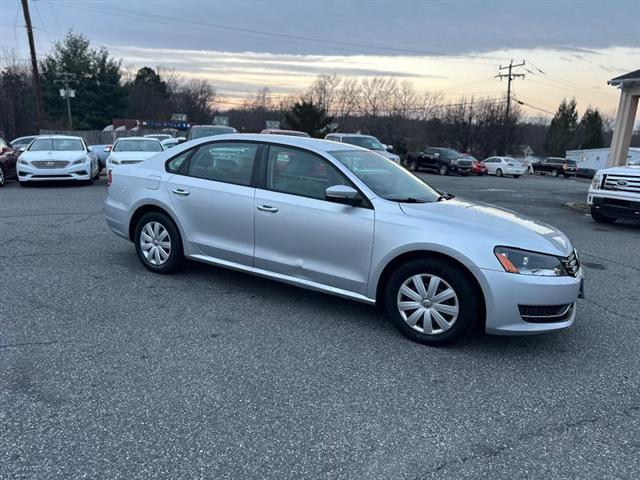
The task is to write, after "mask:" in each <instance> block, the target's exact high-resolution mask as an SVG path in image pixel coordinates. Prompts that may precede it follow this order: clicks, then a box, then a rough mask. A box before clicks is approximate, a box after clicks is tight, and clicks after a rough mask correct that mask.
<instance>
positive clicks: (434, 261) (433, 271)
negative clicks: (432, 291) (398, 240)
mask: <svg viewBox="0 0 640 480" xmlns="http://www.w3.org/2000/svg"><path fill="white" fill-rule="evenodd" d="M419 274H428V275H437V276H438V277H440V278H441V279H442V280H444V281H445V282H447V283H448V284H449V285H450V286H451V288H452V289H453V290H454V292H455V294H456V296H457V298H458V317H457V319H456V320H455V322H454V323H453V325H452V326H451V327H450V328H449V329H448V330H446V331H443V332H441V333H436V334H426V333H422V332H419V331H418V330H415V329H414V328H412V327H411V326H410V325H409V324H407V322H405V320H404V319H403V318H402V315H401V313H400V310H399V309H398V305H397V298H398V293H399V290H400V287H401V286H402V284H403V283H404V282H405V281H406V280H407V279H409V278H410V277H412V276H414V275H419ZM469 275H470V274H469V273H467V272H466V271H464V270H463V269H462V268H461V267H459V266H458V265H456V264H454V263H453V262H448V261H446V260H441V259H439V258H421V259H415V260H410V261H408V262H407V263H404V264H402V265H401V266H399V267H398V268H397V269H396V270H395V271H394V272H393V273H392V274H391V276H390V277H389V280H388V282H387V284H386V285H385V289H384V306H385V309H386V311H387V313H388V314H389V315H390V316H391V321H392V322H393V324H394V325H395V326H396V327H397V328H398V330H400V331H401V332H402V333H403V334H404V335H405V336H407V337H408V338H410V339H411V340H413V341H416V342H419V343H423V344H425V345H433V346H440V345H447V344H451V343H453V342H456V341H458V340H460V339H461V338H462V337H464V336H465V335H467V334H468V333H469V332H470V331H471V330H472V329H473V327H474V325H475V324H476V322H477V321H478V315H479V312H480V311H481V308H480V306H481V303H480V299H479V298H478V293H477V292H476V289H475V288H474V287H473V284H472V282H471V280H470V278H469ZM443 287H444V285H443ZM438 292H439V291H438V290H437V291H436V293H438ZM418 322H423V320H422V319H421V320H418ZM432 322H433V320H432ZM433 325H437V324H433Z"/></svg>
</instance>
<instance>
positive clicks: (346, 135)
mask: <svg viewBox="0 0 640 480" xmlns="http://www.w3.org/2000/svg"><path fill="white" fill-rule="evenodd" d="M329 135H342V136H343V137H373V138H376V137H374V136H373V135H367V134H366V133H340V132H334V133H330V134H329Z"/></svg>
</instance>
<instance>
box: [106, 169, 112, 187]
mask: <svg viewBox="0 0 640 480" xmlns="http://www.w3.org/2000/svg"><path fill="white" fill-rule="evenodd" d="M111 172H112V170H109V171H108V172H107V187H110V186H111V182H112V181H113V177H112V176H111Z"/></svg>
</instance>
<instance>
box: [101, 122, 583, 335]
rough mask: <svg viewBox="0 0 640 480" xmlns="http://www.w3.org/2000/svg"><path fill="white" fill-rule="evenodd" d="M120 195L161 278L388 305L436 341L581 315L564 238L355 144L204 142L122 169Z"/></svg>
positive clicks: (555, 324)
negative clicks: (259, 284)
mask: <svg viewBox="0 0 640 480" xmlns="http://www.w3.org/2000/svg"><path fill="white" fill-rule="evenodd" d="M108 191H109V193H108V196H107V199H106V202H105V212H106V220H107V224H108V225H109V226H110V228H111V229H112V230H113V231H114V232H115V233H116V234H118V235H120V236H121V237H123V238H125V239H127V240H129V241H131V242H133V244H134V246H135V251H136V253H137V255H138V257H139V259H140V261H141V262H142V264H143V265H144V266H145V267H146V268H147V269H149V270H151V271H152V272H156V273H171V272H174V271H176V270H177V269H178V268H179V267H180V266H181V265H182V263H183V260H184V259H185V258H186V259H190V260H196V261H199V262H204V263H208V264H211V265H218V266H222V267H226V268H232V269H235V270H240V271H243V272H247V273H251V274H255V275H260V276H263V277H267V278H270V279H273V280H277V281H281V282H286V283H289V284H293V285H297V286H300V287H304V288H309V289H313V290H318V291H322V292H326V293H329V294H333V295H339V296H342V297H346V298H350V299H353V300H357V301H360V302H364V303H369V304H379V305H381V306H382V307H384V308H385V309H386V311H387V312H388V315H389V318H390V319H391V320H392V321H393V322H394V324H395V325H396V326H397V327H398V328H399V329H400V330H401V331H402V332H403V333H404V334H405V335H407V336H408V337H409V338H411V339H413V340H416V341H419V342H422V343H426V344H432V345H440V344H446V343H451V342H453V341H455V340H458V339H460V338H461V337H463V336H464V335H465V334H467V333H468V332H469V331H470V330H471V329H472V328H473V327H474V325H476V324H478V323H479V324H481V325H482V326H483V327H484V329H485V330H486V331H487V332H489V333H494V334H525V333H538V332H547V331H553V330H559V329H563V328H566V327H568V326H570V325H571V324H572V323H573V321H574V319H575V317H576V300H577V298H578V297H579V294H580V293H581V291H582V288H581V287H582V269H581V268H580V264H579V261H578V257H577V255H576V253H575V251H574V249H573V247H572V245H571V242H570V241H569V239H568V238H567V237H566V236H565V235H564V234H563V233H562V232H560V231H558V230H557V229H555V228H553V227H551V226H549V225H546V224H543V223H540V222H537V221H535V220H532V219H529V218H525V217H522V216H520V215H518V214H517V213H515V212H512V211H507V210H503V209H500V208H496V207H493V206H490V205H486V204H477V203H472V202H469V201H465V200H461V199H456V198H452V196H449V195H443V194H441V193H440V192H438V191H436V190H434V189H433V188H431V187H430V186H429V185H427V184H425V183H424V182H423V181H421V180H420V179H419V178H418V177H416V176H414V175H412V174H411V173H409V172H407V171H406V170H405V169H403V168H402V167H400V166H398V165H396V164H394V163H393V162H391V161H389V160H387V159H385V158H384V157H382V156H381V155H378V154H377V153H375V152H372V151H370V150H365V149H363V148H359V147H356V146H352V145H348V144H340V143H336V142H329V141H323V140H315V139H310V138H299V137H283V136H277V135H239V134H235V135H221V136H217V137H209V138H203V139H199V140H194V141H190V142H186V143H183V144H181V145H179V146H177V147H174V148H172V149H171V150H168V151H165V152H162V153H159V154H157V155H155V156H154V157H152V158H150V159H148V160H145V161H144V162H142V163H140V164H138V165H133V166H131V168H127V169H115V170H113V172H112V173H111V177H110V178H109V189H108ZM212 301H215V300H214V299H212Z"/></svg>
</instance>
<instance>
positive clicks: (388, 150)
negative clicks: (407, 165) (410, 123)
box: [385, 145, 393, 152]
mask: <svg viewBox="0 0 640 480" xmlns="http://www.w3.org/2000/svg"><path fill="white" fill-rule="evenodd" d="M385 147H386V149H387V152H393V145H385Z"/></svg>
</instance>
